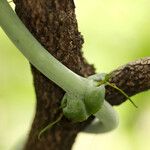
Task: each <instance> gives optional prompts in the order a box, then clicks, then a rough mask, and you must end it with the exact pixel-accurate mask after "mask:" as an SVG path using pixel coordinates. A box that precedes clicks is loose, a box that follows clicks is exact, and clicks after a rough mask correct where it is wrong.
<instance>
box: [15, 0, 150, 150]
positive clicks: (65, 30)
mask: <svg viewBox="0 0 150 150" xmlns="http://www.w3.org/2000/svg"><path fill="white" fill-rule="evenodd" d="M14 2H15V4H16V9H15V10H16V13H17V14H18V16H19V17H20V19H21V20H22V21H23V22H24V24H25V25H26V27H27V28H28V29H29V30H30V32H31V33H32V34H33V35H34V37H35V38H36V39H37V40H38V41H39V42H40V43H41V44H42V45H43V46H44V47H45V48H46V49H47V50H48V51H49V52H50V53H51V54H52V55H53V56H54V57H56V58H57V59H58V60H59V61H61V62H62V63H63V64H64V65H66V66H67V67H68V68H70V69H71V70H73V71H74V72H76V73H77V74H79V75H82V76H85V77H86V76H89V75H91V74H93V73H94V68H93V66H91V65H89V64H87V63H86V61H85V59H84V58H83V56H82V52H81V48H82V44H83V38H82V36H81V34H80V33H79V31H78V26H77V21H76V16H75V12H74V9H75V6H74V2H73V0H14ZM31 50H32V49H31ZM31 68H32V73H33V78H34V86H35V92H36V97H37V105H36V114H35V118H34V121H33V124H32V127H31V131H30V134H29V138H28V141H27V143H26V146H25V148H24V150H70V149H71V147H72V144H73V143H74V140H75V137H76V135H77V133H78V132H79V131H81V130H82V129H83V128H84V127H85V126H86V125H87V124H89V122H90V121H91V120H92V118H90V119H89V120H88V121H85V122H83V123H72V122H70V121H68V120H67V119H65V118H63V119H62V120H61V121H60V122H59V123H58V124H57V125H55V126H54V127H53V128H52V129H51V130H49V131H47V132H46V133H45V134H43V136H42V137H41V140H40V141H39V140H38V139H37V135H38V133H39V131H40V130H41V129H42V128H43V127H45V126H46V125H47V124H48V123H50V122H52V121H54V120H56V118H57V117H58V116H59V115H60V113H61V110H60V109H59V106H60V101H61V99H62V97H63V95H64V91H62V90H61V89H60V88H59V87H58V86H56V85H55V84H54V83H52V82H51V81H49V80H48V79H47V78H46V77H45V76H43V75H42V74H41V73H40V72H39V71H37V70H36V69H35V68H34V67H33V66H31ZM147 73H149V74H148V75H146V74H147ZM110 82H114V83H116V85H117V86H118V87H120V88H121V89H123V90H124V91H125V92H126V93H127V94H129V95H134V94H136V93H138V92H140V91H144V90H146V89H148V88H150V58H147V59H143V60H141V61H138V62H135V64H133V63H132V64H128V65H126V66H124V67H122V68H120V69H117V70H115V71H114V72H113V73H112V78H111V79H110ZM145 82H146V83H147V84H146V85H144V83H145ZM106 99H107V100H108V101H109V102H110V103H111V104H112V105H116V104H120V103H122V102H123V101H125V97H123V95H121V94H120V93H118V92H117V91H115V90H114V89H112V88H110V87H107V94H106Z"/></svg>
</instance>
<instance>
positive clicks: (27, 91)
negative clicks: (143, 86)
mask: <svg viewBox="0 0 150 150" xmlns="http://www.w3.org/2000/svg"><path fill="white" fill-rule="evenodd" d="M75 3H76V14H77V19H78V23H79V29H80V31H81V32H82V35H84V39H85V43H84V45H83V51H84V56H85V57H86V58H87V60H88V61H89V62H90V63H92V64H94V65H95V67H96V69H97V72H110V71H111V70H113V69H115V68H117V67H118V66H120V65H123V64H126V63H127V62H129V61H133V60H135V59H138V58H142V57H145V56H150V9H149V8H150V1H148V0H132V1H131V0H105V1H104V0H92V1H91V0H80V1H75ZM149 98H150V92H144V93H141V94H138V95H136V96H134V97H132V99H133V100H134V101H135V102H136V104H137V105H138V107H139V108H138V109H136V108H134V107H133V106H132V105H131V103H130V102H128V101H127V102H126V103H124V104H123V105H121V106H119V107H116V110H117V111H118V113H119V116H120V124H119V127H118V128H117V129H116V130H115V131H113V132H110V133H107V134H100V135H94V134H85V133H80V134H79V135H78V138H77V139H76V142H75V144H74V146H73V150H80V149H81V148H82V149H84V150H99V149H102V150H110V149H111V150H112V149H114V150H120V149H121V150H149V149H150V101H149ZM34 110H35V94H34V89H33V81H32V75H31V71H30V66H29V63H28V61H27V60H26V59H25V58H24V57H23V56H22V54H21V53H20V52H19V51H18V50H17V49H16V48H15V46H14V45H13V44H12V43H11V42H10V41H9V39H8V38H7V36H6V35H5V34H4V33H3V31H2V30H1V29H0V150H11V147H12V146H13V145H14V143H16V142H17V141H18V140H19V139H20V138H21V137H22V136H23V135H24V134H26V133H28V132H29V128H30V125H31V122H32V119H33V116H34Z"/></svg>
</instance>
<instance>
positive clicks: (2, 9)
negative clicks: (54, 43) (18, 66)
mask: <svg viewBox="0 0 150 150" xmlns="http://www.w3.org/2000/svg"><path fill="white" fill-rule="evenodd" d="M0 26H1V27H2V29H3V30H4V31H5V33H6V34H7V36H8V37H9V38H10V39H11V40H12V42H13V43H14V44H15V45H16V47H17V48H18V49H19V50H20V51H21V52H22V53H23V55H24V56H25V57H26V58H27V59H28V60H29V61H30V62H31V63H32V64H33V65H34V66H35V67H36V68H37V69H38V70H39V71H40V72H42V73H43V74H44V75H45V76H46V77H48V78H49V79H50V80H52V81H53V82H54V83H56V84H57V85H58V86H60V87H61V88H62V89H63V90H64V91H66V94H65V95H64V97H63V100H62V103H61V105H62V109H63V114H64V115H65V116H66V117H67V118H68V119H70V120H72V121H74V122H81V121H84V120H86V119H87V118H88V117H89V116H90V115H95V116H96V117H97V118H98V119H99V121H100V122H101V123H102V124H103V126H99V125H98V127H100V128H101V132H106V131H110V130H112V129H114V128H115V127H117V124H118V119H117V118H118V117H117V115H116V113H114V110H113V108H112V107H111V105H109V104H108V103H107V102H106V101H105V99H104V97H105V85H104V84H103V85H101V86H97V81H96V80H95V79H94V78H92V77H91V78H83V77H81V76H79V75H77V74H75V73H74V72H72V71H71V70H69V69H68V68H67V67H65V66H64V65H63V64H62V63H60V62H59V61H58V60H57V59H55V58H54V57H53V56H52V55H51V54H50V53H49V52H47V51H46V50H45V49H44V47H43V46H42V45H41V44H40V43H39V42H38V41H37V40H36V39H35V38H34V37H33V36H32V34H31V33H30V32H29V31H28V30H27V29H26V27H25V26H24V24H23V23H22V22H21V21H20V19H19V18H18V17H17V15H16V14H15V13H14V11H13V10H12V9H11V7H10V6H9V4H8V2H7V1H6V0H0ZM98 77H99V76H98ZM100 80H102V78H101V77H100ZM59 119H60V118H59ZM59 119H58V120H59ZM58 120H56V121H55V122H54V123H56V122H57V121H58ZM54 123H51V125H50V126H47V127H46V128H44V129H43V130H42V131H41V133H43V132H44V131H45V130H46V129H47V128H50V127H51V126H52V125H53V124H54Z"/></svg>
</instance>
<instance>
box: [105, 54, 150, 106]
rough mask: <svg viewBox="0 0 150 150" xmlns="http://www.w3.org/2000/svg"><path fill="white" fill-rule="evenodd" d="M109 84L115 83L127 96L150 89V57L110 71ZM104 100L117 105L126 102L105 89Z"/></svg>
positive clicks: (111, 90)
mask: <svg viewBox="0 0 150 150" xmlns="http://www.w3.org/2000/svg"><path fill="white" fill-rule="evenodd" d="M110 82H112V83H115V84H116V85H117V86H118V87H119V88H120V89H122V90H123V91H124V92H125V93H127V94H128V95H129V96H133V95H135V94H137V93H139V92H142V91H146V90H148V89H150V57H146V58H142V59H139V60H136V61H134V62H131V63H128V64H126V65H124V66H121V67H119V68H118V69H116V70H114V71H112V73H111V79H110ZM106 88H107V91H106V100H107V101H108V102H110V103H111V104H112V105H119V104H121V103H123V102H124V101H125V100H126V97H125V96H124V95H122V94H121V93H120V92H118V91H116V90H114V89H112V88H110V87H106Z"/></svg>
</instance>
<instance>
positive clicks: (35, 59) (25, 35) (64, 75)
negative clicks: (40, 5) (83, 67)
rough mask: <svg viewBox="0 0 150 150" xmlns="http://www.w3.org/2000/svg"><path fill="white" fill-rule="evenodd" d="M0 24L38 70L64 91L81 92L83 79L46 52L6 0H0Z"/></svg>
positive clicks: (83, 83)
mask: <svg viewBox="0 0 150 150" xmlns="http://www.w3.org/2000/svg"><path fill="white" fill-rule="evenodd" d="M0 26H1V27H2V28H3V30H4V31H5V33H6V34H7V36H8V37H9V38H10V39H11V40H12V42H13V43H14V44H15V46H16V47H17V48H18V49H19V50H20V51H21V52H22V53H23V55H24V56H25V57H26V58H27V59H28V60H29V61H30V62H31V63H32V64H33V65H34V66H35V67H36V68H37V69H38V70H40V72H42V73H43V74H44V75H45V76H47V77H48V78H49V79H50V80H52V81H53V82H55V83H56V84H57V85H59V86H60V87H61V88H62V89H63V90H65V91H66V92H72V91H74V92H81V89H83V88H82V87H83V85H85V79H84V78H82V77H80V76H78V75H77V74H75V73H74V72H72V71H71V70H69V69H68V68H67V67H65V66H64V65H63V64H61V63H60V62H59V61H58V60H57V59H55V58H54V57H53V56H52V55H51V54H50V53H49V52H47V51H46V50H45V49H44V47H43V46H42V45H41V44H40V43H39V42H38V41H37V40H36V39H35V38H34V37H33V36H32V34H31V33H30V32H29V31H28V29H27V28H26V27H25V26H24V24H23V23H22V22H21V21H20V19H19V18H18V17H17V15H16V14H15V12H14V11H13V10H12V9H11V7H10V6H9V4H8V2H7V1H6V0H0ZM58 79H59V80H58ZM66 79H67V80H66ZM70 83H71V84H70Z"/></svg>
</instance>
